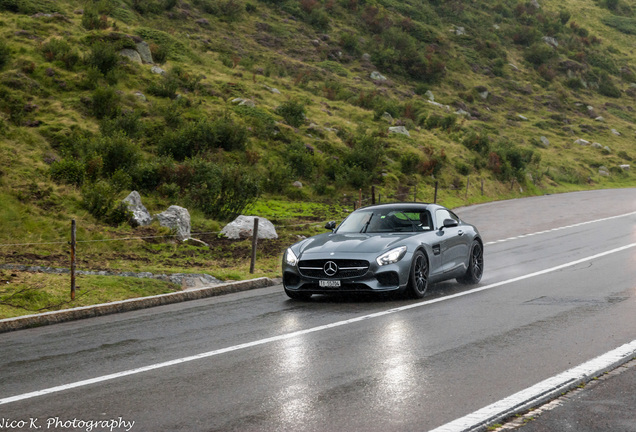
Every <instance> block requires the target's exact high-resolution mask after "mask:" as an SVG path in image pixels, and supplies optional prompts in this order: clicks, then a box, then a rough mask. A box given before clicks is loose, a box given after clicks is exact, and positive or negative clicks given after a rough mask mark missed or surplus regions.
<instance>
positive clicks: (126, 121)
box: [99, 110, 144, 138]
mask: <svg viewBox="0 0 636 432" xmlns="http://www.w3.org/2000/svg"><path fill="white" fill-rule="evenodd" d="M140 118H141V113H140V112H139V111H137V112H135V111H130V110H128V111H123V112H120V113H119V115H117V116H116V117H113V118H105V119H103V120H102V121H101V122H100V123H99V130H100V132H101V133H102V135H104V136H113V135H115V134H117V133H118V132H123V133H125V134H126V136H128V137H129V138H137V137H139V136H140V135H141V134H142V133H143V131H144V125H143V124H142V123H141V121H140V120H139V119H140Z"/></svg>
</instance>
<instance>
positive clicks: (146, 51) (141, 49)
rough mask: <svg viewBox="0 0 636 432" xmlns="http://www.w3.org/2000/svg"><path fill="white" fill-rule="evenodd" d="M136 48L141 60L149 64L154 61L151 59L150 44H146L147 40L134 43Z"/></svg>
mask: <svg viewBox="0 0 636 432" xmlns="http://www.w3.org/2000/svg"><path fill="white" fill-rule="evenodd" d="M136 48H137V52H138V53H139V56H140V57H141V61H142V62H144V63H149V64H152V63H154V61H152V53H151V52H150V45H148V42H145V41H141V42H139V43H138V44H137V45H136Z"/></svg>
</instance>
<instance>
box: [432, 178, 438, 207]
mask: <svg viewBox="0 0 636 432" xmlns="http://www.w3.org/2000/svg"><path fill="white" fill-rule="evenodd" d="M437 186H438V182H437V181H436V182H435V199H434V200H433V204H437Z"/></svg>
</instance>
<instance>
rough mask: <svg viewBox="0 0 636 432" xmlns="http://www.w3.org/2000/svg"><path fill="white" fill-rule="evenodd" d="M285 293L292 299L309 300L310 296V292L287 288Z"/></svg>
mask: <svg viewBox="0 0 636 432" xmlns="http://www.w3.org/2000/svg"><path fill="white" fill-rule="evenodd" d="M285 294H287V297H289V298H290V299H292V300H309V299H310V298H311V293H306V292H298V291H290V290H288V289H287V288H285Z"/></svg>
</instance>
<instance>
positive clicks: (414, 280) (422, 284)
mask: <svg viewBox="0 0 636 432" xmlns="http://www.w3.org/2000/svg"><path fill="white" fill-rule="evenodd" d="M427 289H428V259H426V255H424V253H423V252H422V251H417V252H415V254H413V261H412V262H411V272H410V275H409V285H408V293H409V294H410V296H411V297H413V298H418V299H419V298H422V297H424V294H426V290H427Z"/></svg>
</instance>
